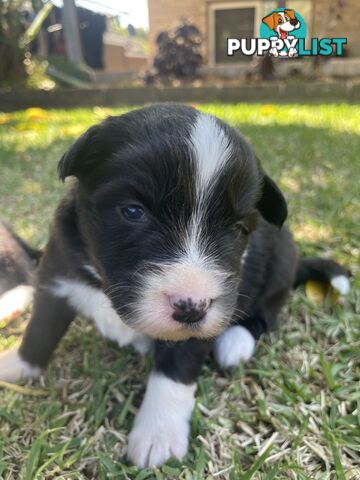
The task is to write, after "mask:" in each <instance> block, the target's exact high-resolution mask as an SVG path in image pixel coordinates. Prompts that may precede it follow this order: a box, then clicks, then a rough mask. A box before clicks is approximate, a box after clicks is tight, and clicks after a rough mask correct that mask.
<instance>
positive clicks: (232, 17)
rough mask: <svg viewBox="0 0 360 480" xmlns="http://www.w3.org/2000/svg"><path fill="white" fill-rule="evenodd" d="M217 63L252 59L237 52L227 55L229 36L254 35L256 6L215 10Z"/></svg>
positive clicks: (248, 36) (243, 36)
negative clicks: (234, 54) (230, 55)
mask: <svg viewBox="0 0 360 480" xmlns="http://www.w3.org/2000/svg"><path fill="white" fill-rule="evenodd" d="M214 14H215V18H214V22H215V63H234V61H235V62H244V61H249V60H251V57H246V56H245V55H241V54H239V53H238V54H237V55H236V56H235V57H228V56H227V39H228V38H239V37H242V38H250V37H254V34H255V32H254V27H255V8H251V7H249V8H228V9H224V10H220V9H219V10H215V12H214Z"/></svg>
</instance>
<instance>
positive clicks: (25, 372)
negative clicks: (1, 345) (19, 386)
mask: <svg viewBox="0 0 360 480" xmlns="http://www.w3.org/2000/svg"><path fill="white" fill-rule="evenodd" d="M40 373H41V369H40V368H39V367H35V366H33V365H30V363H28V362H26V361H25V360H23V359H22V358H21V356H20V355H19V352H18V350H17V349H13V350H7V351H5V352H2V353H0V380H2V381H3V382H11V383H13V382H16V381H18V380H20V379H21V378H31V377H38V376H39V375H40Z"/></svg>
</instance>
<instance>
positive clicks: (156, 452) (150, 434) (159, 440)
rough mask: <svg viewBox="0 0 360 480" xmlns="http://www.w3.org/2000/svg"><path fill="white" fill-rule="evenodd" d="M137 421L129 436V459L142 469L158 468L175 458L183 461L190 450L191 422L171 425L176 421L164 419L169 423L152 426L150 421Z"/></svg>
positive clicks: (181, 421)
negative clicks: (171, 422)
mask: <svg viewBox="0 0 360 480" xmlns="http://www.w3.org/2000/svg"><path fill="white" fill-rule="evenodd" d="M148 420H149V419H148ZM148 420H147V421H145V420H141V421H137V422H136V425H135V426H134V428H133V429H132V431H131V433H130V435H129V445H128V457H129V459H130V460H131V461H132V463H134V464H135V465H137V466H138V467H140V468H145V467H157V466H159V465H162V464H163V463H164V462H166V460H168V459H169V458H171V457H175V458H177V459H179V460H181V459H182V458H183V457H184V456H185V455H186V453H187V450H188V443H189V440H188V437H189V429H190V427H189V422H188V421H184V420H182V419H181V420H180V419H178V421H177V422H176V424H175V423H174V424H172V425H171V424H170V423H169V421H171V420H172V421H173V420H174V419H167V420H168V422H166V419H165V418H164V419H162V421H165V422H166V423H167V425H166V424H164V425H160V424H159V425H157V422H158V421H159V419H158V420H156V421H155V422H154V423H152V424H151V425H150V424H149V421H148Z"/></svg>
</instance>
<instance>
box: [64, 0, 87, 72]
mask: <svg viewBox="0 0 360 480" xmlns="http://www.w3.org/2000/svg"><path fill="white" fill-rule="evenodd" d="M62 19H63V27H64V37H65V47H66V54H67V58H68V60H69V61H70V62H71V63H74V64H75V65H80V64H81V63H82V61H83V56H82V49H81V42H80V32H79V21H78V16H77V10H76V6H75V1H74V0H64V6H63V10H62Z"/></svg>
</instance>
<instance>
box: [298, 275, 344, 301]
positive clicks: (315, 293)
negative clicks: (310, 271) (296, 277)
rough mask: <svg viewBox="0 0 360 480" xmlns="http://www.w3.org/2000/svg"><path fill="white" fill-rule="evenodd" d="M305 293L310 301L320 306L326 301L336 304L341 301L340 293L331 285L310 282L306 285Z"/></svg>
mask: <svg viewBox="0 0 360 480" xmlns="http://www.w3.org/2000/svg"><path fill="white" fill-rule="evenodd" d="M305 293H306V296H307V297H308V299H309V300H311V301H312V302H314V303H317V304H319V305H323V304H324V303H325V302H326V301H330V302H331V303H336V302H337V301H338V300H339V292H338V291H337V290H335V289H334V288H333V287H332V286H331V285H330V283H325V282H315V281H314V280H309V281H308V282H306V285H305Z"/></svg>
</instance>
